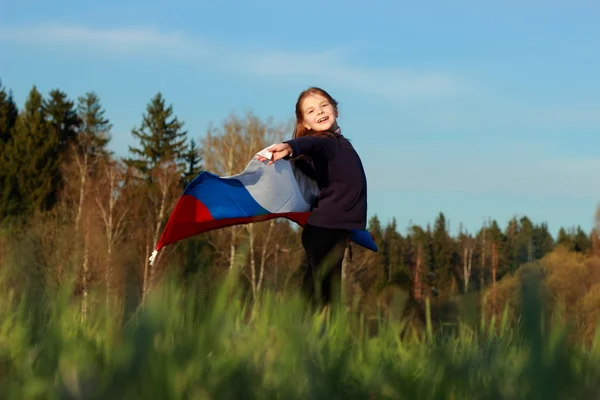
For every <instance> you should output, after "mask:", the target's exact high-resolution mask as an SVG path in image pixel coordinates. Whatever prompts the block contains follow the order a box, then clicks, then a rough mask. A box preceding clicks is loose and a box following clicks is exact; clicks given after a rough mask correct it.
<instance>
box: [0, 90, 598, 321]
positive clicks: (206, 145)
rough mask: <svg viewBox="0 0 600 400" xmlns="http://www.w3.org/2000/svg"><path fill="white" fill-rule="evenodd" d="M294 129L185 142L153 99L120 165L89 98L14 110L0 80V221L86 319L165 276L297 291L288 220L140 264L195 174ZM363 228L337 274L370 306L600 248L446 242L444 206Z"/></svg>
mask: <svg viewBox="0 0 600 400" xmlns="http://www.w3.org/2000/svg"><path fill="white" fill-rule="evenodd" d="M291 126H292V125H291V122H290V121H288V122H281V123H275V122H274V121H273V119H266V120H263V119H261V118H258V117H257V116H255V115H253V114H252V113H247V114H246V115H242V116H239V115H236V114H231V115H229V116H227V117H226V118H225V119H224V120H223V121H222V122H221V123H220V124H219V125H218V126H216V127H215V126H212V125H211V126H209V127H208V128H207V130H206V132H204V134H203V135H199V134H198V133H193V134H190V133H189V132H188V131H187V128H186V127H185V123H184V121H182V120H181V119H180V118H178V117H177V115H176V113H175V110H174V108H173V106H172V105H171V104H169V103H168V101H167V100H166V99H165V98H164V96H163V95H162V94H161V93H160V92H158V93H157V94H156V95H155V96H153V97H152V98H151V99H149V101H148V103H147V104H146V108H145V112H144V114H143V117H142V119H141V121H140V123H139V125H138V126H135V127H133V128H132V129H131V135H132V137H133V138H134V139H135V143H136V144H135V145H134V146H131V147H129V149H128V150H129V154H128V156H126V157H117V156H115V154H114V153H113V152H112V151H111V150H110V149H109V144H110V141H111V135H112V133H111V130H112V124H111V122H110V118H109V116H107V115H106V111H105V109H104V107H103V106H102V104H101V101H100V99H99V97H98V95H97V94H96V93H95V92H93V91H90V92H88V93H84V94H83V95H81V96H80V97H77V98H76V99H71V98H69V96H68V95H67V93H65V92H64V91H61V90H59V89H53V90H51V91H50V92H49V93H48V94H47V95H44V94H42V93H40V92H39V91H38V89H37V88H36V87H35V86H33V87H32V89H31V90H30V92H29V95H28V97H27V99H26V101H25V103H24V105H23V106H22V107H21V108H19V107H18V106H17V104H16V103H15V101H14V100H13V96H12V92H11V91H10V90H8V89H7V88H6V87H4V86H2V84H1V83H0V154H1V157H0V184H1V190H0V224H1V226H2V227H3V232H9V233H10V232H18V231H20V232H29V234H30V235H34V236H35V237H36V238H37V239H38V241H37V243H38V244H37V246H38V248H39V249H42V250H44V251H43V254H44V256H43V257H41V256H40V259H39V262H38V263H36V264H35V272H36V274H37V276H41V277H42V278H40V279H42V280H43V282H46V283H48V282H53V283H54V284H56V285H60V283H61V282H62V281H64V280H68V279H70V280H73V281H75V282H76V290H77V291H78V293H79V294H80V295H81V299H82V310H83V311H84V313H83V315H85V310H87V308H88V307H90V306H92V304H96V303H98V302H106V304H107V305H109V304H121V305H124V304H126V303H128V302H133V303H136V304H139V303H143V302H144V301H145V299H146V296H147V294H148V292H149V290H151V288H152V287H153V285H154V284H155V283H156V282H158V280H159V279H161V277H162V276H163V274H165V273H175V274H179V275H181V276H183V277H185V278H186V279H190V280H196V281H199V282H202V286H201V287H202V288H203V291H202V293H204V294H205V295H207V296H208V295H210V290H211V287H212V285H213V283H214V282H215V279H216V278H218V277H221V276H224V275H227V274H229V273H231V272H232V271H235V272H236V273H237V274H239V277H240V279H239V284H240V285H242V286H243V287H244V289H245V290H247V292H248V293H249V294H250V295H251V296H253V297H257V296H259V295H260V293H261V292H262V291H264V290H266V289H269V290H274V291H276V292H279V293H285V292H286V291H287V290H288V289H292V288H294V287H297V286H299V283H300V281H301V279H302V274H303V268H304V266H305V264H306V260H304V257H303V250H302V247H301V244H300V239H299V231H298V229H297V227H296V226H294V225H292V224H291V223H289V222H288V221H286V220H271V221H266V222H260V223H254V224H249V225H243V226H234V227H230V228H226V229H222V230H218V231H214V232H209V233H205V234H202V235H198V236H197V237H194V238H191V239H187V240H184V241H182V242H179V243H177V244H175V245H172V246H168V247H167V248H166V249H165V251H161V252H160V253H159V257H158V259H157V260H156V262H155V264H154V265H150V264H149V262H148V259H149V257H150V254H151V252H152V250H153V249H154V247H155V245H156V243H157V241H158V239H159V237H160V234H161V232H162V229H163V228H164V225H165V223H166V221H167V219H168V217H169V215H170V213H171V211H172V209H173V207H174V206H175V203H176V202H177V200H178V198H179V196H180V195H181V193H182V191H183V189H184V188H185V186H186V185H187V184H188V183H189V182H190V181H191V179H193V178H194V177H195V176H196V175H197V174H198V173H199V172H201V171H202V170H207V171H210V172H213V173H216V174H217V175H221V176H223V175H232V174H235V173H239V172H241V171H242V170H243V168H244V167H245V165H246V164H247V162H248V161H249V160H250V159H251V158H252V156H253V155H254V153H255V152H256V151H257V149H261V148H263V147H265V146H267V145H268V144H271V143H273V142H275V141H278V140H282V139H283V138H285V137H288V136H289V133H290V132H291V130H290V129H291ZM368 228H369V229H370V230H371V232H372V233H373V235H374V237H375V241H376V242H377V244H378V245H379V247H380V251H379V252H378V253H372V252H370V251H367V250H364V249H361V248H357V247H355V248H353V252H352V253H353V254H352V260H351V262H350V264H349V267H348V268H349V269H348V271H347V279H346V285H347V287H348V288H349V290H350V293H353V294H354V295H356V296H358V297H359V298H361V299H362V300H361V301H362V302H363V303H364V304H366V305H368V304H374V303H375V302H376V300H375V299H377V297H378V296H379V295H380V294H381V292H382V291H383V290H384V289H385V288H386V287H389V286H393V287H397V288H400V289H402V290H404V291H405V292H406V293H407V294H408V295H409V296H410V297H411V299H413V300H414V301H416V302H420V301H423V299H425V298H433V297H436V298H450V297H452V296H455V295H460V294H463V293H468V292H481V291H483V290H484V289H485V288H486V287H488V286H490V285H495V283H496V282H498V281H499V280H501V279H502V278H503V277H504V276H506V275H510V274H513V273H514V272H515V271H516V270H517V269H518V268H519V267H520V266H521V265H523V264H526V263H529V262H533V261H535V260H539V259H541V258H542V257H544V256H545V255H546V254H548V253H550V252H552V251H553V250H554V249H555V248H556V247H557V246H560V247H564V248H567V249H568V250H570V251H573V252H576V253H581V254H587V253H590V252H593V251H597V249H598V241H597V235H596V232H595V231H592V232H585V231H583V230H582V229H581V227H579V226H576V227H565V228H561V229H560V232H559V235H558V237H557V238H556V239H554V238H553V237H552V235H551V234H550V233H549V231H548V226H547V225H546V224H545V223H543V222H541V223H535V222H533V221H531V220H530V219H529V218H528V217H527V216H521V217H514V218H512V219H511V220H509V221H507V222H506V225H505V226H504V227H501V226H500V224H499V223H498V222H497V221H496V220H494V219H489V220H488V221H486V222H485V223H484V224H483V226H482V227H481V228H480V229H479V230H478V231H476V232H468V231H466V230H464V229H462V228H460V229H459V232H458V234H457V235H454V236H453V235H451V234H450V233H449V230H448V226H447V220H446V216H445V215H444V214H443V213H442V212H440V213H439V214H438V215H437V216H435V219H434V222H433V224H427V225H426V226H419V225H415V224H410V225H409V226H408V227H406V228H405V229H401V228H400V227H398V226H397V223H396V220H395V218H393V219H392V220H391V221H389V222H387V223H385V224H382V223H381V221H380V219H379V218H378V217H377V216H376V215H375V216H373V217H372V218H371V219H370V221H369V226H368ZM6 237H10V234H8V235H6ZM13 244H14V243H13ZM0 257H2V255H0ZM32 268H34V267H32Z"/></svg>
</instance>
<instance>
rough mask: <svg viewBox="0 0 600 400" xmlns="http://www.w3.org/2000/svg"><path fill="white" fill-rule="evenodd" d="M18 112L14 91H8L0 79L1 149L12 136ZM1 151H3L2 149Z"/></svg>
mask: <svg viewBox="0 0 600 400" xmlns="http://www.w3.org/2000/svg"><path fill="white" fill-rule="evenodd" d="M18 113H19V111H18V109H17V105H16V104H15V102H14V100H13V97H12V92H10V91H9V92H8V93H7V92H6V90H5V89H4V87H2V81H0V149H2V146H3V145H4V144H5V143H6V142H8V140H9V138H10V137H11V132H12V130H13V128H14V126H15V123H16V121H17V115H18ZM0 153H2V152H1V151H0Z"/></svg>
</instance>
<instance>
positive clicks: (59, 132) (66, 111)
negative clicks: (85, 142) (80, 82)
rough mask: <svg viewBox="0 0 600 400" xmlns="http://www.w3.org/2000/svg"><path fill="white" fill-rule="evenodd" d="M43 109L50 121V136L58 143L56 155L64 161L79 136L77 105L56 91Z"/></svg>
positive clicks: (45, 102) (53, 91) (44, 103)
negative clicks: (69, 148)
mask: <svg viewBox="0 0 600 400" xmlns="http://www.w3.org/2000/svg"><path fill="white" fill-rule="evenodd" d="M43 108H44V112H45V115H46V118H47V120H48V136H49V137H52V141H53V142H55V143H56V145H55V147H54V153H55V156H56V157H57V158H59V159H60V161H63V160H64V158H65V156H66V154H67V152H66V150H67V148H68V146H69V145H70V144H71V143H72V142H73V140H74V139H75V137H76V136H77V131H78V130H79V126H80V125H81V120H80V119H79V117H78V115H77V111H76V109H75V103H74V102H73V101H71V100H69V99H68V98H67V94H66V93H64V92H62V91H60V90H58V89H54V90H52V91H50V96H49V98H48V99H47V100H45V101H44V102H43Z"/></svg>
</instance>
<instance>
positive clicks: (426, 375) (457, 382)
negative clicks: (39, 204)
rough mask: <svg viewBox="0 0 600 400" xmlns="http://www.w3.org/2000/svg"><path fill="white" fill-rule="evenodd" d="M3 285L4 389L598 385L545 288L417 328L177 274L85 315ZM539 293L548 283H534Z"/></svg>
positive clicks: (436, 392)
mask: <svg viewBox="0 0 600 400" xmlns="http://www.w3.org/2000/svg"><path fill="white" fill-rule="evenodd" d="M4 286H5V287H4V289H3V290H2V292H3V293H4V295H3V296H2V297H0V392H1V398H3V399H109V398H111V399H113V398H114V399H242V398H243V399H372V398H376V399H593V398H599V395H600V391H599V390H600V379H599V378H600V346H598V344H600V340H596V342H595V344H593V345H592V346H587V347H585V348H584V347H583V346H580V345H578V344H576V343H571V342H570V341H568V340H567V334H568V327H567V326H564V325H562V324H561V325H552V324H550V323H547V322H544V321H543V319H542V318H541V317H540V312H539V311H540V304H539V302H538V301H537V297H536V296H535V295H533V294H532V295H529V296H526V297H525V298H524V304H523V308H522V310H523V312H522V317H521V318H520V320H519V323H518V324H515V325H509V324H508V323H506V321H503V320H502V319H501V320H500V321H494V320H493V319H491V320H487V319H485V317H483V318H479V320H478V321H477V322H468V318H467V319H466V320H465V322H464V323H462V324H459V325H458V326H453V327H450V328H447V327H446V328H442V329H440V328H439V327H438V328H436V329H434V328H432V327H431V325H430V324H428V327H427V329H425V330H424V331H422V332H417V331H414V330H411V329H409V327H408V325H407V324H406V323H405V322H404V321H403V320H401V319H390V318H387V319H385V320H381V321H380V323H379V327H378V329H377V332H376V333H373V332H371V333H369V334H367V333H366V329H365V328H364V327H365V321H364V320H361V318H360V317H358V316H357V315H354V314H352V313H346V312H341V310H340V309H337V310H334V312H332V314H331V317H330V318H325V316H324V315H319V314H317V315H311V314H309V313H308V312H307V309H306V308H305V306H304V305H303V304H302V303H301V302H300V301H299V300H298V299H297V298H294V297H289V298H286V299H277V298H276V297H275V296H272V295H269V294H268V293H266V294H265V295H264V296H263V297H262V298H261V301H260V302H259V303H257V304H255V305H254V306H249V305H248V303H247V302H245V301H243V299H242V298H241V297H240V296H239V295H236V293H235V291H234V290H232V289H231V288H232V287H233V285H230V284H227V283H226V284H224V285H223V287H222V289H221V291H220V292H219V294H218V295H217V296H214V297H213V301H212V302H211V303H210V304H207V303H206V301H204V300H202V298H203V297H202V296H200V295H199V293H198V289H196V288H193V287H189V286H186V287H184V286H182V284H181V283H178V282H176V281H174V280H167V281H165V283H164V284H162V285H161V286H160V287H158V288H157V289H156V290H155V291H153V293H152V295H151V297H150V299H149V301H148V303H147V305H146V306H145V307H144V308H143V309H140V310H139V311H138V312H136V313H134V314H132V315H131V316H128V317H126V318H118V317H116V316H115V314H114V313H113V312H108V311H107V310H106V309H103V307H102V306H101V305H100V304H101V302H98V305H97V306H94V307H92V308H91V309H90V312H89V314H88V316H87V318H86V319H85V320H83V319H82V315H81V310H80V301H78V300H77V299H75V298H72V297H71V294H70V293H71V292H72V291H71V290H64V291H63V294H60V293H59V294H58V295H54V296H53V297H54V298H50V297H48V296H45V297H44V296H42V295H41V294H40V292H39V291H38V292H36V293H37V294H36V295H35V296H34V295H30V296H27V295H26V294H25V295H22V296H20V297H19V296H17V295H15V293H14V292H12V291H11V290H10V289H8V288H6V284H4ZM529 292H530V293H535V290H530V291H529Z"/></svg>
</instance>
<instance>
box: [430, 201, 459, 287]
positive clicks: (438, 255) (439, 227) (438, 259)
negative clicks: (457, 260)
mask: <svg viewBox="0 0 600 400" xmlns="http://www.w3.org/2000/svg"><path fill="white" fill-rule="evenodd" d="M431 245H432V256H433V259H432V272H433V275H434V277H433V279H434V282H435V283H434V285H435V287H437V289H438V290H442V289H449V288H450V285H451V280H452V272H453V269H454V268H453V259H454V252H455V249H454V246H453V241H452V239H451V238H450V235H449V234H448V230H447V227H446V217H445V216H444V213H439V214H438V216H437V218H436V220H435V224H434V229H433V234H432V241H431Z"/></svg>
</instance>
